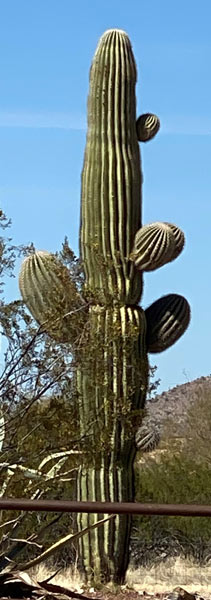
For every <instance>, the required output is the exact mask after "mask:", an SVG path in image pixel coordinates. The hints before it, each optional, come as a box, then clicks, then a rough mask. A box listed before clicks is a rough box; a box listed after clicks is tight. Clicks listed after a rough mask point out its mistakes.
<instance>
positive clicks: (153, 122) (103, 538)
mask: <svg viewBox="0 0 211 600" xmlns="http://www.w3.org/2000/svg"><path fill="white" fill-rule="evenodd" d="M135 84H136V65H135V60H134V56H133V52H132V47H131V43H130V40H129V38H128V36H127V34H126V33H125V32H124V31H121V30H118V29H114V30H109V31H107V32H105V33H104V35H103V36H102V37H101V39H100V41H99V44H98V46H97V49H96V52H95V55H94V58H93V62H92V65H91V70H90V89H89V97H88V132H87V141H86V149H85V156H84V165H83V171H82V187H81V223H80V258H81V261H82V265H83V269H84V277H85V282H84V287H83V293H82V297H81V296H79V294H78V293H77V290H76V288H75V286H74V284H73V282H72V281H71V277H70V275H69V274H68V273H67V271H66V270H65V269H64V267H63V266H62V265H61V264H59V263H58V261H57V260H56V259H55V257H53V256H52V255H50V254H49V253H46V252H36V254H35V255H34V256H31V257H29V258H28V259H26V261H25V262H24V264H23V266H22V270H21V275H20V289H21V293H22V295H23V298H24V301H25V302H26V304H27V306H28V308H29V310H30V311H31V312H32V314H33V316H34V317H35V319H37V321H38V323H40V324H42V325H43V326H44V328H45V330H46V332H47V333H49V335H51V336H53V337H54V338H55V339H56V340H60V341H61V342H63V341H65V342H67V341H68V342H70V344H72V343H74V344H75V343H76V340H79V339H81V335H82V343H81V344H80V352H79V353H78V357H79V361H78V368H77V373H76V376H75V381H76V388H77V402H78V412H79V421H80V433H81V436H82V437H83V436H84V435H86V432H87V430H89V444H87V446H86V453H87V456H88V455H89V460H88V461H87V460H86V457H85V458H84V461H82V462H81V466H80V469H79V472H78V482H77V488H78V492H77V493H78V500H93V501H94V500H100V501H111V500H113V501H133V500H134V473H133V464H134V458H135V454H136V445H135V434H136V431H137V429H138V427H139V426H140V424H141V420H142V415H143V409H144V405H145V398H146V391H147V386H148V359H147V352H148V351H149V352H161V351H163V350H165V349H166V348H168V347H169V346H171V345H172V344H173V343H174V342H175V341H176V340H177V339H178V338H179V337H180V336H181V335H182V333H184V331H185V329H186V327H187V326H188V322H189V318H190V309H189V305H188V303H187V301H186V300H185V299H184V298H183V297H182V296H178V295H177V294H170V295H168V296H164V297H163V298H160V299H159V300H157V301H156V302H154V303H153V304H152V305H151V306H150V307H148V308H147V310H146V311H144V310H143V309H142V308H140V306H139V302H140V300H141V296H142V278H143V272H144V271H153V270H155V269H157V268H160V267H162V266H163V265H165V264H167V263H168V262H171V261H172V260H174V259H175V258H177V256H178V255H179V254H180V252H181V251H182V249H183V246H184V234H183V232H182V231H181V230H180V229H179V228H178V227H177V226H176V225H173V224H170V223H167V222H165V223H159V222H156V223H152V224H150V225H144V226H142V221H141V201H142V198H141V186H142V172H141V161H140V149H139V144H138V140H139V141H141V142H146V141H149V140H150V139H152V138H153V137H154V136H155V134H156V133H157V131H158V130H159V127H160V123H159V119H158V117H156V115H153V114H151V113H146V114H144V115H141V117H139V118H138V119H137V120H136V98H135ZM70 427H71V424H70ZM149 442H150V441H149ZM142 443H143V444H147V438H145V442H144V441H143V442H142ZM97 519H98V515H89V516H88V515H79V516H78V529H79V531H80V530H82V529H84V528H85V527H87V526H89V525H90V524H91V523H94V522H95V521H96V520H97ZM130 530H131V519H130V517H129V516H127V515H126V516H118V517H117V518H116V519H115V521H109V522H107V523H106V524H105V526H104V528H101V529H99V530H98V529H95V530H93V531H91V532H90V533H89V535H88V537H87V539H85V537H83V538H82V539H81V543H80V548H79V556H80V563H81V566H82V568H83V571H84V573H85V577H86V579H87V580H89V581H90V580H92V579H93V578H94V579H96V578H99V579H101V580H102V581H104V582H105V581H109V580H112V581H114V582H117V583H121V582H123V581H124V578H125V573H126V569H127V566H128V560H129V539H130Z"/></svg>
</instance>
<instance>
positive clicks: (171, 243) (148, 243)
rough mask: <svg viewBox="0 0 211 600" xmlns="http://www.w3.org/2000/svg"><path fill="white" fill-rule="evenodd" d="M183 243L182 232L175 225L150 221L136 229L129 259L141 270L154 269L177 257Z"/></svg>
mask: <svg viewBox="0 0 211 600" xmlns="http://www.w3.org/2000/svg"><path fill="white" fill-rule="evenodd" d="M184 243H185V238H184V233H183V231H182V230H181V229H179V227H177V226H176V225H172V224H171V223H160V222H157V223H150V224H149V225H144V226H143V227H141V229H139V230H138V231H137V233H136V235H135V239H134V245H133V249H132V252H131V254H130V260H132V261H133V262H134V264H135V266H136V268H137V269H140V270H141V271H154V270H155V269H158V268H159V267H162V266H163V265H165V264H166V263H168V262H171V261H172V260H174V259H175V258H177V256H179V254H180V252H181V251H182V249H183V247H184Z"/></svg>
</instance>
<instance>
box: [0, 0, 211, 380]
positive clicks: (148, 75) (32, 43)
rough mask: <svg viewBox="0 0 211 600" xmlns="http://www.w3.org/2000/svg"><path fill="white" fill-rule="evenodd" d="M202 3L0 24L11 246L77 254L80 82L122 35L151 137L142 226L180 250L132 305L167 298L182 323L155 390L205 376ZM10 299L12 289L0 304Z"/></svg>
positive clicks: (10, 15)
mask: <svg viewBox="0 0 211 600" xmlns="http://www.w3.org/2000/svg"><path fill="white" fill-rule="evenodd" d="M210 22H211V3H210V0H201V2H200V3H199V2H196V1H194V0H182V1H181V0H177V2H175V3H172V2H169V0H134V1H133V0H130V2H128V0H127V2H126V1H125V0H107V1H106V2H104V1H103V0H101V2H95V1H93V0H89V2H86V1H82V0H78V1H77V2H73V1H72V0H45V1H43V0H31V1H30V2H29V1H28V0H19V1H18V2H17V1H16V0H7V2H2V3H1V23H0V87H1V92H0V204H1V207H2V208H3V209H4V211H5V212H6V213H7V215H8V216H9V217H11V219H12V222H13V226H12V235H13V238H14V241H15V242H16V243H28V242H31V241H33V242H34V244H35V246H36V247H37V248H40V249H47V250H50V251H56V250H58V249H59V248H60V247H61V243H62V241H63V239H64V236H65V235H67V236H68V238H69V243H70V245H71V246H72V248H73V249H74V251H75V252H76V253H78V227H79V209H80V174H81V169H82V162H83V152H84V146H85V137H86V101H87V93H88V74H89V68H90V63H91V60H92V56H93V53H94V51H95V48H96V44H97V42H98V39H99V37H100V36H101V34H102V33H103V32H104V31H105V30H106V29H108V28H112V27H118V28H120V29H124V30H125V31H127V33H128V34H129V36H130V39H131V42H132V45H133V50H134V54H135V58H136V62H137V67H138V82H137V89H136V93H137V115H139V114H140V113H144V112H148V111H149V112H150V111H151V112H155V113H156V114H158V116H159V117H160V120H161V130H160V132H159V134H158V135H157V137H156V138H155V139H154V140H153V141H152V142H150V143H149V144H146V145H145V146H144V147H143V145H142V146H141V151H142V162H143V173H144V186H143V221H144V223H148V222H152V221H156V220H159V221H169V222H173V223H175V224H177V225H178V226H180V227H181V228H182V229H183V230H184V232H185V235H186V240H187V242H186V246H185V250H184V251H183V253H182V254H181V255H180V257H179V258H178V259H177V260H176V261H175V262H173V263H170V264H169V265H166V266H165V267H163V268H161V269H159V270H157V271H155V272H152V273H148V274H146V275H145V287H144V296H143V301H142V305H143V306H144V307H146V306H147V305H149V304H150V303H151V302H153V301H154V300H156V299H157V298H158V297H160V296H162V295H164V294H167V293H171V292H175V293H180V294H183V295H184V296H186V298H187V299H188V301H189V302H190V304H191V308H192V321H191V325H190V326H189V329H188V331H187V332H186V334H185V335H184V336H183V337H182V338H181V339H180V341H178V342H177V343H176V344H175V345H174V346H173V347H172V348H170V349H169V350H168V351H166V352H164V353H163V354H157V355H153V356H151V363H152V364H157V366H158V372H157V374H158V376H159V377H160V378H161V387H160V390H163V389H168V388H169V387H172V386H174V385H176V384H180V383H184V382H186V381H187V380H188V379H189V380H192V379H194V378H196V377H199V376H201V375H208V374H210V373H211V361H210V329H211V327H210V295H211V282H210V254H211V169H210V154H211V101H210V100H211V98H210V96H211V80H210V62H211V37H210ZM18 296H19V291H18V285H17V280H14V281H12V282H9V281H8V284H7V297H8V298H9V299H13V298H17V297H18Z"/></svg>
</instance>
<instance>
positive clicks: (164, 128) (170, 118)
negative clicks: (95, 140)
mask: <svg viewBox="0 0 211 600" xmlns="http://www.w3.org/2000/svg"><path fill="white" fill-rule="evenodd" d="M160 120H161V133H162V134H164V135H211V117H206V115H203V116H198V115H196V116H194V115H193V116H192V115H163V116H161V117H160ZM0 127H10V128H27V129H30V128H31V129H66V130H68V129H70V130H75V131H77V130H78V131H84V130H85V129H86V117H85V116H84V115H82V114H79V113H78V114H77V113H76V114H70V113H59V112H52V113H50V112H40V113H39V112H25V111H14V112H12V111H1V110H0Z"/></svg>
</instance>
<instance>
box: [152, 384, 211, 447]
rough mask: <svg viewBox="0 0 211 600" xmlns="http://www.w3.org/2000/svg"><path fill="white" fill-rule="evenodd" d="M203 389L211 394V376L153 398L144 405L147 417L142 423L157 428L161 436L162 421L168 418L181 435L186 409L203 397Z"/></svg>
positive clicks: (179, 386)
mask: <svg viewBox="0 0 211 600" xmlns="http://www.w3.org/2000/svg"><path fill="white" fill-rule="evenodd" d="M205 389H206V390H207V389H208V390H210V393H211V375H208V376H207V377H199V378H198V379H194V381H190V382H188V383H183V384H182V385H177V386H176V387H174V388H172V389H170V390H168V391H167V392H162V394H158V395H156V396H154V397H153V398H151V399H149V400H148V401H147V403H146V409H147V416H146V417H145V419H144V422H145V423H146V424H147V423H148V424H149V427H151V426H156V427H158V428H159V430H160V433H161V435H162V426H163V424H164V421H166V419H167V418H169V419H172V420H174V422H177V423H178V428H179V429H180V434H182V433H183V431H184V432H185V423H186V417H187V411H188V409H189V408H190V406H191V404H192V405H193V404H194V403H195V402H197V400H198V398H199V397H200V396H202V395H203V392H204V391H205ZM182 430H183V431H182Z"/></svg>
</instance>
